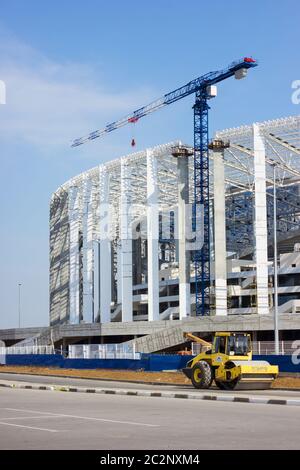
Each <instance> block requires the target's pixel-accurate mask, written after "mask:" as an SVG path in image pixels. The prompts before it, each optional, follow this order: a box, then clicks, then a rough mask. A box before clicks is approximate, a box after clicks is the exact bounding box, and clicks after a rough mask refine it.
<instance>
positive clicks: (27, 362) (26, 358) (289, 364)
mask: <svg viewBox="0 0 300 470" xmlns="http://www.w3.org/2000/svg"><path fill="white" fill-rule="evenodd" d="M192 357H194V356H180V355H176V354H174V355H171V354H170V355H169V354H142V357H141V359H135V360H134V359H68V358H65V357H63V356H62V355H60V354H49V355H48V354H8V355H6V365H11V366H40V367H52V368H62V369H127V370H145V371H149V372H159V371H162V370H179V369H182V368H183V367H185V365H186V363H187V361H189V360H190V359H191V358H192ZM253 360H265V361H268V362H269V363H270V364H273V365H278V366H279V371H280V372H298V373H300V364H294V363H293V361H292V356H275V355H270V356H258V355H255V356H253Z"/></svg>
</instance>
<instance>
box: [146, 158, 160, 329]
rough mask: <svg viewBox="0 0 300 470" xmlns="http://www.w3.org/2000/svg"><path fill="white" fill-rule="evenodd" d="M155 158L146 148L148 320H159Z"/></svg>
mask: <svg viewBox="0 0 300 470" xmlns="http://www.w3.org/2000/svg"><path fill="white" fill-rule="evenodd" d="M158 238H159V221H158V187H157V158H156V157H155V156H154V155H153V153H152V151H151V150H147V242H148V243H147V250H148V253H147V260H148V320H149V321H154V320H159V264H158Z"/></svg>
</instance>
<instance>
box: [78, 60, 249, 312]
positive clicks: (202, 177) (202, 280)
mask: <svg viewBox="0 0 300 470" xmlns="http://www.w3.org/2000/svg"><path fill="white" fill-rule="evenodd" d="M255 66H257V62H256V61H255V60H254V59H252V58H251V57H244V58H243V59H241V60H239V61H236V62H232V63H231V64H230V65H229V66H228V67H227V68H225V69H223V70H219V71H214V72H209V73H207V74H205V75H202V76H201V77H198V78H196V79H194V80H192V81H190V82H188V83H187V84H186V85H184V86H182V87H180V88H177V89H176V90H174V91H171V92H170V93H166V94H165V95H164V96H162V97H161V98H159V99H158V100H155V101H153V102H151V103H150V104H148V105H146V106H143V107H141V108H139V109H137V110H135V111H134V112H133V113H131V114H129V115H127V116H125V117H123V118H122V119H120V120H118V121H114V122H112V123H110V124H107V125H106V126H105V127H104V128H102V129H98V130H96V131H94V132H91V133H90V134H88V135H86V136H84V137H80V138H78V139H75V140H74V141H73V142H72V144H71V146H72V147H78V146H79V145H82V144H84V143H86V142H89V141H92V140H95V139H97V138H100V137H103V136H104V135H105V134H107V133H109V132H112V131H114V130H116V129H119V128H121V127H123V126H126V125H128V124H131V123H135V122H137V121H138V120H139V119H141V118H142V117H144V116H147V115H148V114H151V113H153V112H154V111H157V110H159V109H160V108H162V107H164V106H167V105H170V104H172V103H175V102H176V101H178V100H180V99H182V98H185V97H186V96H189V95H191V94H193V93H195V104H194V106H193V109H194V202H193V220H192V226H193V231H194V233H196V234H197V230H199V212H200V211H203V216H202V217H201V219H202V220H203V227H201V228H202V229H203V237H202V240H203V245H202V247H201V248H199V249H198V248H197V249H196V250H195V251H194V252H193V258H192V259H193V261H194V266H195V305H196V315H208V314H209V303H210V240H209V234H210V221H209V154H208V152H209V150H208V140H209V135H208V111H209V109H210V108H209V105H208V100H209V99H210V98H212V97H213V96H215V95H214V94H213V92H212V86H213V85H216V84H217V83H219V82H222V81H223V80H226V79H227V78H230V77H232V76H235V78H237V79H240V78H244V77H245V76H246V74H247V70H248V69H250V68H252V67H255Z"/></svg>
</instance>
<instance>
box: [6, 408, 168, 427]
mask: <svg viewBox="0 0 300 470" xmlns="http://www.w3.org/2000/svg"><path fill="white" fill-rule="evenodd" d="M2 410H7V411H20V412H22V413H36V414H41V415H48V416H56V417H62V418H74V419H84V420H88V421H102V422H106V423H116V424H129V425H132V426H145V427H149V428H159V427H160V425H159V424H149V423H137V422H135V421H119V420H115V419H105V418H92V417H88V416H77V415H66V414H57V413H50V412H48V411H35V410H23V409H18V408H2Z"/></svg>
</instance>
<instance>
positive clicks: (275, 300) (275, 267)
mask: <svg viewBox="0 0 300 470" xmlns="http://www.w3.org/2000/svg"><path fill="white" fill-rule="evenodd" d="M272 166H273V230H274V234H273V239H274V339H275V354H279V330H278V269H277V195H276V163H273V165H272Z"/></svg>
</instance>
